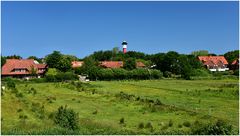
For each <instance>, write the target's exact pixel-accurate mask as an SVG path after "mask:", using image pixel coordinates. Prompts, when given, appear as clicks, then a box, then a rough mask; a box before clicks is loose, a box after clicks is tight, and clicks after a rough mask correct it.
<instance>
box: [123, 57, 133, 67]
mask: <svg viewBox="0 0 240 136" xmlns="http://www.w3.org/2000/svg"><path fill="white" fill-rule="evenodd" d="M123 68H124V69H127V70H133V69H136V60H135V58H128V59H126V60H125V61H124V62H123Z"/></svg>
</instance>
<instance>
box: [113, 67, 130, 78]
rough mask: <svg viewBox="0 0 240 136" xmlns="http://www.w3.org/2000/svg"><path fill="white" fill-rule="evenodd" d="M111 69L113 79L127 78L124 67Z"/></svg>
mask: <svg viewBox="0 0 240 136" xmlns="http://www.w3.org/2000/svg"><path fill="white" fill-rule="evenodd" d="M112 71H113V76H114V79H120V80H122V79H127V78H128V77H127V74H128V73H127V72H128V71H127V70H125V69H122V68H115V69H112Z"/></svg>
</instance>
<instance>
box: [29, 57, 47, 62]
mask: <svg viewBox="0 0 240 136" xmlns="http://www.w3.org/2000/svg"><path fill="white" fill-rule="evenodd" d="M27 59H34V60H36V61H37V62H38V63H43V62H42V59H41V58H38V57H36V56H29V57H28V58H27Z"/></svg>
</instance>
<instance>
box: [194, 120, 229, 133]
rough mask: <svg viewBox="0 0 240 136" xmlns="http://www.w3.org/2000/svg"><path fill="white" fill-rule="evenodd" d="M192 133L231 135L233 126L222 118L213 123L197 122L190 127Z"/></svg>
mask: <svg viewBox="0 0 240 136" xmlns="http://www.w3.org/2000/svg"><path fill="white" fill-rule="evenodd" d="M192 134H194V135H232V134H233V127H232V125H229V124H227V123H226V122H224V121H223V120H217V122H215V123H210V124H207V125H203V124H199V125H197V126H194V128H192Z"/></svg>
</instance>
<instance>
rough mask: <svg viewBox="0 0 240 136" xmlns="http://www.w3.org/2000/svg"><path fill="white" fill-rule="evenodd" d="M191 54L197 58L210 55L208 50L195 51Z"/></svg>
mask: <svg viewBox="0 0 240 136" xmlns="http://www.w3.org/2000/svg"><path fill="white" fill-rule="evenodd" d="M191 54H192V55H194V56H196V57H197V56H208V54H209V53H208V51H207V50H199V51H193V52H192V53H191Z"/></svg>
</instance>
